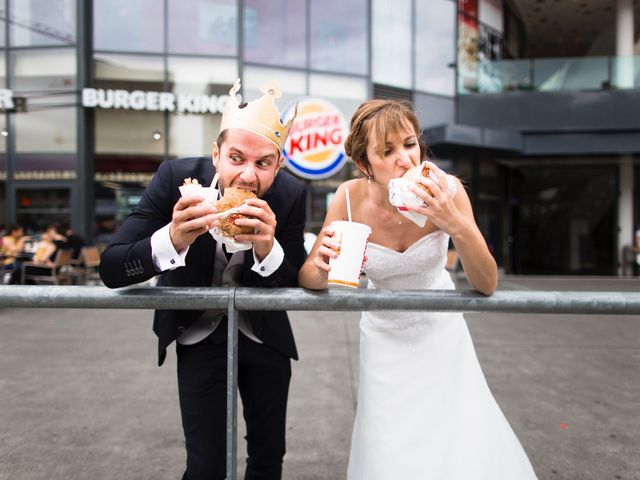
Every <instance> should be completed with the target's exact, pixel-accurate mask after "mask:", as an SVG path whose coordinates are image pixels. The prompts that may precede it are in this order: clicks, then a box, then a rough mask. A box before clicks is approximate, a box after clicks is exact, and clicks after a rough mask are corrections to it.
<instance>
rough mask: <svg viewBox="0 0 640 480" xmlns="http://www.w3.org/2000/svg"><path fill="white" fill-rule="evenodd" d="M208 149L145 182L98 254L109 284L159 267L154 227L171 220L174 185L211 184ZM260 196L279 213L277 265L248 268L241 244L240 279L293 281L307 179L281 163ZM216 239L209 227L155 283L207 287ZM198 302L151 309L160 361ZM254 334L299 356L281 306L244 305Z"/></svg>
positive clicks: (264, 283) (169, 164) (254, 283)
mask: <svg viewBox="0 0 640 480" xmlns="http://www.w3.org/2000/svg"><path fill="white" fill-rule="evenodd" d="M214 172H215V170H214V167H213V163H212V160H211V158H210V157H192V158H182V159H178V160H170V161H166V162H163V163H162V164H161V165H160V167H159V168H158V171H157V172H156V174H155V175H154V176H153V179H152V180H151V182H150V183H149V185H148V186H147V188H146V190H145V192H144V194H143V196H142V198H141V200H140V203H139V204H138V206H137V207H135V208H134V209H133V211H132V212H131V214H130V215H129V216H128V217H127V219H126V220H125V221H124V223H123V224H122V226H121V227H120V229H119V230H118V232H117V233H116V234H115V237H114V239H113V241H112V242H111V243H110V244H109V246H108V247H107V249H106V250H105V251H104V253H103V254H102V259H101V261H100V277H101V278H102V280H103V282H104V283H105V285H106V286H107V287H109V288H117V287H124V286H127V285H132V284H135V283H140V282H144V281H146V280H148V279H150V278H151V277H153V276H155V275H158V274H159V272H157V271H156V269H155V267H154V265H153V260H152V258H151V235H153V233H154V232H156V231H157V230H159V229H160V228H162V227H164V226H165V225H167V224H168V223H170V222H171V215H172V212H173V207H174V205H175V203H176V202H177V201H178V199H179V198H180V191H179V190H178V187H179V186H180V185H182V183H183V181H184V179H185V178H187V177H191V178H196V179H197V180H198V181H199V182H200V183H201V184H202V185H210V184H211V181H212V179H213V175H214ZM263 198H264V200H266V201H267V202H268V203H269V206H270V207H271V209H272V210H273V212H274V213H275V215H276V220H277V226H276V231H275V236H276V239H277V240H278V242H279V243H280V245H281V246H282V248H283V250H284V261H283V262H282V265H280V267H279V268H278V269H277V270H276V271H275V272H274V273H273V274H272V275H270V276H268V277H262V276H260V275H259V274H257V273H256V272H254V271H252V270H251V267H252V266H253V263H254V261H253V253H252V250H247V251H246V252H244V254H245V259H244V269H243V274H242V280H241V285H242V286H246V287H295V286H297V284H298V270H299V269H300V267H301V266H302V263H303V262H304V259H305V250H304V243H303V230H304V224H305V213H306V208H305V205H306V186H305V185H304V183H303V182H301V181H299V180H296V179H295V178H294V177H293V176H291V175H290V174H289V173H287V172H285V171H283V170H280V172H279V173H278V175H277V176H276V179H275V181H274V182H273V185H272V186H271V188H269V190H268V191H267V192H266V193H265V195H264V197H263ZM215 251H216V242H215V240H214V239H213V237H212V236H211V235H210V234H208V233H206V234H203V235H200V236H199V237H198V238H197V239H196V241H195V242H194V243H193V244H192V245H191V247H190V248H189V252H188V253H187V257H186V266H184V267H179V268H176V269H175V270H169V271H165V272H163V273H161V274H160V278H159V279H158V285H163V286H173V287H179V286H185V287H210V286H211V283H212V277H213V264H214V262H215ZM202 313H203V311H202V310H156V312H155V315H154V321H153V330H154V332H155V333H156V335H157V336H158V365H162V363H163V362H164V359H165V356H166V348H167V346H168V345H169V344H171V342H173V341H174V340H175V339H176V338H177V337H178V336H179V335H180V334H181V333H182V332H184V331H185V330H186V329H187V328H189V327H190V326H191V324H193V322H194V321H195V320H197V319H198V318H199V317H200V316H201V315H202ZM247 315H248V318H249V321H250V322H251V325H252V327H253V331H254V333H255V335H256V336H257V337H258V338H259V339H260V340H262V341H263V342H264V343H265V344H266V345H269V346H271V347H273V348H274V349H276V350H278V351H280V352H282V353H283V354H285V355H287V356H288V357H290V358H293V359H296V360H297V358H298V353H297V351H296V346H295V341H294V339H293V333H292V331H291V326H290V324H289V319H288V317H287V314H286V312H282V311H249V312H247Z"/></svg>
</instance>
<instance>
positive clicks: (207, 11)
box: [168, 0, 238, 55]
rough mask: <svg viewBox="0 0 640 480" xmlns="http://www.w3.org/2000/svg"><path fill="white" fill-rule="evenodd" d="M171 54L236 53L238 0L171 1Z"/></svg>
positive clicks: (169, 40) (169, 13)
mask: <svg viewBox="0 0 640 480" xmlns="http://www.w3.org/2000/svg"><path fill="white" fill-rule="evenodd" d="M168 24H169V33H168V36H169V38H168V43H169V52H170V53H193V54H208V55H235V54H236V51H237V48H236V47H237V37H238V33H237V32H238V25H237V24H238V6H237V0H169V3H168Z"/></svg>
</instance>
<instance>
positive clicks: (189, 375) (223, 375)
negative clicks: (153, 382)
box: [177, 319, 291, 480]
mask: <svg viewBox="0 0 640 480" xmlns="http://www.w3.org/2000/svg"><path fill="white" fill-rule="evenodd" d="M226 332H227V328H226V319H225V320H224V321H223V322H222V323H221V324H220V325H219V326H218V328H217V329H216V331H215V332H213V333H212V334H211V335H210V336H209V337H208V338H206V339H205V340H203V341H201V342H199V343H197V344H195V345H180V344H178V346H177V356H178V391H179V395H180V410H181V413H182V427H183V429H184V435H185V440H186V448H187V469H186V471H185V473H184V476H183V477H182V478H183V480H223V479H224V478H225V477H226V415H227V413H226V412H227V410H226V408H227V402H226V400H227V399H226V388H227V343H226ZM290 380H291V360H290V359H289V358H288V357H287V356H285V355H283V354H282V353H280V352H277V351H276V350H274V349H272V348H271V347H268V346H266V345H264V344H259V343H256V342H254V341H252V340H250V339H249V338H248V337H246V336H245V335H244V334H242V332H239V338H238V389H239V391H240V397H241V399H242V405H243V412H244V419H245V422H246V425H247V436H246V440H247V453H248V458H247V467H246V473H245V480H280V478H281V477H282V460H283V457H284V454H285V428H286V413H287V396H288V393H289V381H290Z"/></svg>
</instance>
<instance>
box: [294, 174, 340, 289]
mask: <svg viewBox="0 0 640 480" xmlns="http://www.w3.org/2000/svg"><path fill="white" fill-rule="evenodd" d="M347 183H349V182H347ZM347 183H343V184H342V185H340V186H339V187H338V190H337V191H336V194H335V195H334V196H333V199H332V200H331V204H330V205H329V209H328V210H327V216H326V217H325V219H324V223H323V225H322V230H320V233H318V238H317V239H316V242H315V243H314V244H313V248H312V249H311V252H310V253H309V256H308V257H307V260H306V261H305V262H304V264H303V265H302V268H301V269H300V272H299V273H298V283H299V284H300V286H301V287H304V288H309V289H312V290H323V289H325V288H327V285H328V273H329V257H335V256H336V253H335V249H336V248H337V245H335V244H334V243H333V240H332V237H333V234H334V231H333V229H332V228H331V227H330V226H329V225H331V222H333V221H334V220H342V219H343V218H344V212H346V211H347V202H346V200H345V198H346V197H345V194H344V188H345V185H347Z"/></svg>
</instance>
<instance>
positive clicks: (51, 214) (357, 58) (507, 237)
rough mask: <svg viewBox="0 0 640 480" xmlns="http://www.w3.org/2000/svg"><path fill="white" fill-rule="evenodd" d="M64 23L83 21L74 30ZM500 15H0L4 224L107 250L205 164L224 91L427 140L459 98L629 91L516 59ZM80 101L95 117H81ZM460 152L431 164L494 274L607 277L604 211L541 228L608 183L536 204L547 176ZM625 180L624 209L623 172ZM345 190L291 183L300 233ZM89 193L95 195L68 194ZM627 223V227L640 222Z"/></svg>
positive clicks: (193, 4)
mask: <svg viewBox="0 0 640 480" xmlns="http://www.w3.org/2000/svg"><path fill="white" fill-rule="evenodd" d="M78 5H82V6H83V8H89V10H88V11H89V16H90V18H79V14H78V11H76V8H77V6H78ZM504 5H506V4H505V3H504V2H501V1H500V0H492V1H490V2H487V1H486V0H430V1H428V2H426V1H419V0H397V1H396V2H393V3H389V2H386V1H382V0H305V1H297V0H271V1H269V2H265V1H260V0H93V1H92V2H87V3H86V4H80V3H78V0H46V1H45V0H0V51H1V52H2V55H0V89H1V90H0V109H1V110H2V111H1V112H0V113H1V115H0V224H5V223H6V222H15V221H19V222H23V223H25V227H27V230H28V231H29V230H32V231H33V230H37V229H38V228H41V227H42V226H43V223H48V222H49V221H67V220H71V221H72V222H74V223H75V229H76V230H78V231H80V232H82V233H83V234H84V235H85V236H87V237H89V238H95V237H97V236H100V235H102V234H108V233H109V232H110V231H111V230H112V228H113V227H114V226H115V225H117V224H118V223H119V222H121V221H122V220H123V219H124V218H125V216H126V215H127V214H128V213H129V211H130V210H131V208H132V207H133V206H134V205H135V204H136V203H137V201H138V200H139V198H140V195H141V193H142V191H143V189H144V187H145V185H146V184H147V182H148V181H149V180H150V178H151V176H152V175H153V173H154V172H155V170H156V169H157V167H158V165H159V163H160V162H162V161H172V160H174V159H176V158H179V157H185V156H201V155H205V156H208V155H210V152H211V146H212V143H213V142H214V141H215V137H216V136H217V132H218V130H219V126H220V119H221V114H220V112H221V109H222V107H223V101H224V97H225V95H227V94H228V91H229V89H230V87H231V85H232V84H233V82H234V81H235V79H236V78H238V77H241V78H242V87H243V88H242V91H241V93H242V95H243V96H244V97H246V98H255V97H256V96H257V95H259V94H260V88H261V87H262V86H263V85H264V84H266V83H267V82H268V81H271V80H276V81H278V82H279V84H280V86H281V88H282V91H283V93H284V95H283V97H282V98H281V99H280V100H279V101H278V105H279V107H280V109H281V111H286V110H287V109H289V108H291V107H292V106H293V105H294V104H295V102H296V101H298V100H300V99H301V98H303V97H306V96H312V97H316V98H320V99H324V100H326V101H329V102H331V103H332V104H333V105H335V106H336V107H337V108H338V110H339V111H340V112H341V113H342V115H343V116H344V117H345V118H346V119H347V122H348V120H349V119H350V118H351V116H352V114H353V113H354V112H355V110H356V108H357V107H358V106H359V105H360V103H361V102H362V101H364V100H366V99H368V98H370V97H371V96H372V95H374V94H375V95H380V96H384V95H389V94H391V95H394V94H397V95H398V96H400V97H402V98H408V99H414V100H415V101H416V105H417V106H418V107H419V111H418V115H419V117H420V118H421V119H423V121H424V119H428V123H429V127H431V126H438V125H440V126H442V125H452V124H457V123H458V121H459V115H460V113H459V112H460V108H459V104H460V103H459V99H460V98H466V97H469V96H473V95H483V94H484V95H486V94H492V95H493V94H496V95H505V94H506V95H508V94H509V93H511V92H512V91H513V90H519V91H520V92H519V93H522V92H526V91H529V90H534V91H536V92H552V93H553V92H562V91H569V92H575V91H580V90H589V91H594V90H596V91H597V90H602V89H607V88H613V89H616V90H633V89H637V88H638V78H639V75H638V65H640V61H638V60H637V58H635V57H628V58H622V57H618V58H613V57H610V56H609V57H607V56H601V57H595V56H592V57H589V58H580V59H576V58H574V57H566V58H561V57H559V56H558V58H554V59H521V58H514V57H515V55H516V53H517V52H521V51H523V48H524V42H525V41H526V39H525V38H524V37H522V38H521V37H518V36H517V35H515V34H514V33H513V31H514V27H513V25H516V26H517V27H518V28H520V27H519V24H518V23H517V22H515V20H514V19H513V18H512V17H513V15H515V14H514V13H513V12H512V11H511V10H509V9H508V8H507V7H508V6H504ZM502 8H505V9H506V10H504V11H503V10H501V9H502ZM503 13H504V15H503ZM509 15H511V16H509ZM503 17H504V18H507V20H506V21H504V20H503ZM514 22H515V23H514ZM510 25H511V26H510ZM79 27H81V28H79ZM84 29H87V31H86V32H84ZM83 32H84V33H83ZM84 34H86V35H88V39H87V38H85V37H84ZM87 40H89V41H87ZM518 42H520V43H518ZM516 44H518V45H519V46H518V47H517V48H516V47H514V45H516ZM514 52H515V53H514ZM634 58H635V60H634ZM85 65H89V66H90V68H89V72H88V74H87V72H85V69H84V66H85ZM374 85H375V89H374ZM84 89H88V90H90V91H89V92H88V93H87V91H86V90H84ZM85 94H87V95H89V97H87V98H92V99H93V101H94V103H93V104H91V105H88V104H87V106H83V101H84V100H85ZM91 96H92V97H91ZM9 100H10V101H9ZM89 103H90V102H89ZM462 127H463V128H462V129H461V130H459V132H461V134H464V135H466V134H468V133H469V131H467V130H464V128H466V126H465V125H462ZM494 133H495V132H489V133H487V135H493V134H494ZM499 133H500V134H501V133H502V132H499ZM469 135H470V134H469ZM468 138H470V137H465V139H464V140H463V141H462V143H461V145H462V147H461V148H458V147H460V145H455V144H454V145H453V146H450V145H445V147H444V148H442V149H440V150H438V149H436V150H438V155H439V157H440V158H438V161H439V162H440V165H441V166H443V167H444V168H446V169H447V170H448V171H452V172H455V173H457V174H458V175H459V176H460V177H461V178H462V179H463V181H465V182H466V185H468V191H469V195H470V198H471V201H472V204H473V207H474V212H475V214H476V218H477V221H478V224H479V226H480V228H481V230H482V231H483V233H484V235H485V237H486V238H487V241H488V242H489V245H490V248H491V250H492V252H493V253H494V255H495V256H496V259H497V260H498V263H499V264H500V265H501V266H502V267H503V268H504V269H505V271H508V272H515V273H535V272H557V273H613V272H614V271H615V268H616V267H615V258H616V254H615V248H616V246H615V228H614V225H613V224H614V223H615V221H617V219H616V215H617V206H616V205H613V204H612V203H611V202H608V203H606V205H603V206H601V207H602V208H600V207H598V208H599V210H598V212H600V214H599V215H598V216H597V218H596V216H594V217H588V218H587V217H584V216H581V215H575V214H574V217H573V218H574V219H575V220H574V221H573V223H571V224H569V225H567V226H566V229H565V230H562V231H554V230H553V229H552V228H551V227H550V226H551V225H553V221H552V219H553V218H555V217H553V215H555V213H553V214H552V211H553V212H555V211H560V212H564V214H567V215H569V214H573V213H572V212H573V210H572V209H573V208H575V205H576V204H579V203H580V202H582V205H587V203H586V200H584V197H583V196H580V195H579V194H578V188H579V187H580V186H583V187H584V186H589V188H594V189H598V188H599V189H603V191H606V192H608V194H609V195H611V198H614V196H615V185H614V184H615V175H614V174H615V169H613V170H612V169H611V168H609V169H607V168H605V169H600V170H599V169H598V168H595V167H593V169H592V168H591V167H590V166H588V165H590V164H588V162H587V163H585V164H584V165H582V164H581V166H580V172H581V173H579V174H576V176H575V178H576V180H575V182H571V185H570V186H568V187H567V189H564V190H562V191H559V193H558V194H557V196H555V197H553V201H548V199H547V200H545V198H544V195H546V194H547V193H546V192H547V190H548V189H550V188H552V187H553V186H554V177H553V176H552V177H547V176H544V175H542V173H541V172H540V171H538V170H537V169H536V168H534V167H531V168H530V167H529V166H528V165H529V163H526V165H525V163H523V164H522V165H518V166H517V167H515V166H514V163H513V160H512V159H510V158H502V157H501V156H500V155H501V154H499V153H497V152H492V151H491V150H490V149H482V148H479V149H474V148H475V147H473V146H472V145H471V144H470V143H465V142H467V140H468ZM426 140H427V142H430V138H426ZM85 145H87V146H85ZM627 153H628V152H627ZM569 156H570V155H565V156H564V157H561V156H556V157H554V162H555V163H554V165H553V168H551V167H549V168H550V169H551V170H552V171H553V172H555V173H556V174H557V175H565V174H566V172H568V171H571V169H568V168H566V163H567V162H568V160H567V158H568V157H569ZM612 159H615V156H611V157H607V158H605V157H602V158H600V159H599V160H598V161H599V162H600V163H606V162H610V161H612ZM542 160H544V158H542V159H540V158H536V160H535V161H542ZM598 161H596V162H595V163H598ZM516 163H517V162H516ZM86 166H90V168H84V167H86ZM592 166H593V165H592ZM635 168H636V170H635V171H636V178H635V185H636V194H635V195H636V196H635V197H634V198H635V199H636V200H635V203H636V204H637V203H638V201H637V198H638V197H637V191H640V189H639V188H638V187H637V185H638V173H637V172H638V169H639V167H638V166H637V162H636V167H635ZM85 172H88V173H85ZM612 172H613V174H612ZM357 175H358V172H357V169H356V168H355V167H354V165H353V163H351V162H347V164H346V166H345V167H344V168H343V169H342V170H341V171H339V172H338V173H336V174H335V175H333V176H332V177H330V178H325V179H322V180H313V181H308V180H305V181H307V182H308V183H309V186H310V188H309V191H310V195H309V208H308V224H307V228H308V229H309V230H312V231H317V230H318V229H319V227H320V225H321V223H322V220H323V219H324V215H325V212H326V208H327V205H328V201H329V200H330V198H331V196H332V194H333V192H334V191H335V189H336V188H337V186H338V185H339V184H340V183H341V182H342V181H344V180H345V179H348V178H352V177H354V176H357ZM591 175H596V176H597V177H598V178H599V180H597V181H596V180H594V179H592V178H591ZM612 175H613V176H612ZM89 177H93V178H89ZM612 178H613V179H614V180H612ZM91 181H93V183H92V189H89V190H90V191H91V193H90V194H86V195H85V194H83V193H81V192H84V191H85V190H86V189H85V188H84V185H86V182H89V183H91ZM612 181H614V184H612V183H611V182H612ZM83 182H85V183H83ZM594 182H595V183H594ZM598 182H600V183H598ZM556 183H557V181H556ZM592 184H593V185H592ZM82 195H85V196H84V197H83V196H82ZM576 196H577V197H578V200H576ZM540 199H542V200H540ZM545 202H546V203H545ZM74 205H76V206H77V205H91V206H90V207H89V208H91V209H92V211H94V212H95V215H94V218H93V221H94V223H93V224H87V223H86V221H85V220H82V219H81V218H80V217H74V215H75V214H74ZM633 212H634V217H633V218H634V221H635V223H636V224H637V223H638V220H637V219H638V218H639V217H638V215H640V213H638V212H640V208H638V207H637V206H636V207H635V209H634V210H633ZM550 219H551V220H550ZM83 222H84V223H83ZM549 222H551V223H549ZM612 222H613V223H612ZM543 245H550V247H549V248H548V251H547V252H546V253H545V254H544V255H543V256H540V257H539V258H537V257H535V256H531V254H530V253H527V252H528V251H535V250H536V249H537V250H541V249H543ZM576 251H577V252H578V253H575V252H576Z"/></svg>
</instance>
